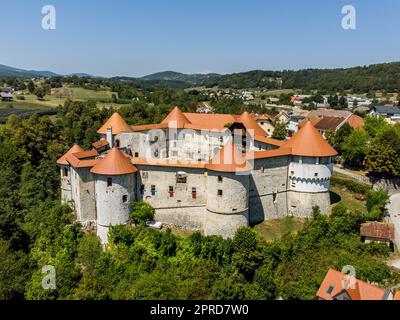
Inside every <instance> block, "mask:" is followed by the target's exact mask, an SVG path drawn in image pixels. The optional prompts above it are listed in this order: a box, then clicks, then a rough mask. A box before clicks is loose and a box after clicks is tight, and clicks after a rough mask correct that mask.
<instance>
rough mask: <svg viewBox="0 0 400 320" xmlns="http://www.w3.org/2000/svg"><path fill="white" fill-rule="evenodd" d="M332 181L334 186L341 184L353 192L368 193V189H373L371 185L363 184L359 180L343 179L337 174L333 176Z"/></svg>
mask: <svg viewBox="0 0 400 320" xmlns="http://www.w3.org/2000/svg"><path fill="white" fill-rule="evenodd" d="M331 183H332V185H333V186H341V187H345V188H346V189H347V190H349V191H350V192H353V193H360V194H367V192H368V191H370V190H371V189H372V187H371V186H368V185H366V184H363V183H361V182H357V181H354V180H347V179H341V178H338V177H335V176H332V178H331Z"/></svg>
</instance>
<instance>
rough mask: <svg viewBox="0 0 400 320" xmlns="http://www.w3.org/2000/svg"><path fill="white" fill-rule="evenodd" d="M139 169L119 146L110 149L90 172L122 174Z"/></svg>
mask: <svg viewBox="0 0 400 320" xmlns="http://www.w3.org/2000/svg"><path fill="white" fill-rule="evenodd" d="M137 171H139V170H138V169H137V168H136V167H135V166H134V165H133V164H132V163H131V161H130V160H129V158H128V157H126V156H125V155H124V154H123V153H122V152H121V151H120V150H119V149H118V148H113V149H111V150H109V151H108V152H107V154H106V156H105V157H104V158H103V159H100V160H99V161H98V162H97V164H96V165H95V166H94V167H93V168H92V170H90V172H92V173H95V174H102V175H120V174H129V173H135V172H137Z"/></svg>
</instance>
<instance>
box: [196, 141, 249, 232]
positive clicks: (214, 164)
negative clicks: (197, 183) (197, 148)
mask: <svg viewBox="0 0 400 320" xmlns="http://www.w3.org/2000/svg"><path fill="white" fill-rule="evenodd" d="M206 169H207V170H208V176H207V213H206V216H205V221H204V233H205V234H206V235H220V236H222V237H224V238H232V237H233V236H234V235H235V232H236V230H237V229H238V228H239V227H241V226H244V225H248V204H249V174H250V170H251V165H250V163H249V162H248V161H247V160H246V159H245V158H244V157H243V156H242V154H241V153H240V152H239V151H238V150H237V148H236V147H235V146H234V144H233V143H232V142H231V141H228V142H227V144H226V145H225V146H224V147H223V148H222V149H221V150H220V151H219V152H218V153H217V154H216V155H215V157H214V158H213V159H212V160H211V161H210V162H209V163H208V164H207V165H206Z"/></svg>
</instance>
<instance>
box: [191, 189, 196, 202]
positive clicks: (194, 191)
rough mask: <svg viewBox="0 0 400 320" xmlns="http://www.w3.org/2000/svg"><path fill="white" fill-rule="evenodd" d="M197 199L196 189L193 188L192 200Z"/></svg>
mask: <svg viewBox="0 0 400 320" xmlns="http://www.w3.org/2000/svg"><path fill="white" fill-rule="evenodd" d="M196 197H197V190H196V188H192V198H193V199H196Z"/></svg>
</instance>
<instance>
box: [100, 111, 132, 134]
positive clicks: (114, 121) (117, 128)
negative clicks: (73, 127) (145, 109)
mask: <svg viewBox="0 0 400 320" xmlns="http://www.w3.org/2000/svg"><path fill="white" fill-rule="evenodd" d="M108 128H111V129H112V133H113V134H119V133H121V132H130V131H131V127H130V126H128V124H127V123H126V122H125V120H124V119H123V118H122V117H121V115H120V114H119V113H118V112H115V113H113V115H112V116H111V117H110V118H109V119H108V120H107V121H106V123H105V124H104V125H103V126H102V127H101V128H100V129H99V130H98V131H97V133H99V134H106V133H107V129H108Z"/></svg>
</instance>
